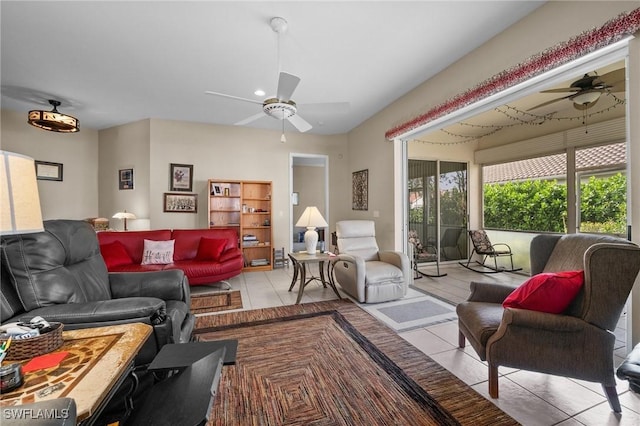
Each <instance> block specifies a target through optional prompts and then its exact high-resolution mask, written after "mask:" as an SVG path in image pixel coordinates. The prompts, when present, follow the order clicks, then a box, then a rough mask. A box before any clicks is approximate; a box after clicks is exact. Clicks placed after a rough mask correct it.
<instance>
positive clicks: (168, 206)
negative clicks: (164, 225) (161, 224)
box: [163, 192, 198, 213]
mask: <svg viewBox="0 0 640 426" xmlns="http://www.w3.org/2000/svg"><path fill="white" fill-rule="evenodd" d="M163 205H164V212H166V213H197V212H198V194H172V193H169V192H165V193H164V203H163Z"/></svg>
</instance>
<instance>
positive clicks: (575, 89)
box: [540, 87, 582, 93]
mask: <svg viewBox="0 0 640 426" xmlns="http://www.w3.org/2000/svg"><path fill="white" fill-rule="evenodd" d="M580 90H582V89H580V88H579V87H561V88H559V89H549V90H541V91H540V93H565V92H579V91H580Z"/></svg>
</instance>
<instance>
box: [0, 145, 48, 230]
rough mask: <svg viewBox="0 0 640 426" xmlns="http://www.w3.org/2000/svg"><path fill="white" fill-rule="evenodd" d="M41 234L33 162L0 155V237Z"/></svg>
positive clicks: (10, 154)
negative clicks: (0, 235)
mask: <svg viewBox="0 0 640 426" xmlns="http://www.w3.org/2000/svg"><path fill="white" fill-rule="evenodd" d="M42 231H44V227H43V224H42V211H41V210H40V197H39V196H38V182H37V180H36V168H35V163H34V161H33V158H30V157H27V156H25V155H22V154H16V153H14V152H8V151H0V234H2V235H14V234H27V233H32V232H42Z"/></svg>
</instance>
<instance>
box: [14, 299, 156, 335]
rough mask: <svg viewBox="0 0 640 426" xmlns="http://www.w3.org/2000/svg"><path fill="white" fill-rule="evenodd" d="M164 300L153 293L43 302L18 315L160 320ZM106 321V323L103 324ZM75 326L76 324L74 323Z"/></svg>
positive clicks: (64, 319)
mask: <svg viewBox="0 0 640 426" xmlns="http://www.w3.org/2000/svg"><path fill="white" fill-rule="evenodd" d="M166 310H167V308H166V305H165V303H164V301H162V300H160V299H158V298H155V297H130V298H127V299H111V300H101V301H97V302H87V303H69V304H61V305H51V306H45V307H43V308H38V309H34V310H32V311H29V312H25V313H24V314H22V315H20V319H21V320H23V321H25V320H29V319H31V318H33V317H36V316H41V317H42V318H44V319H46V320H47V321H54V322H61V323H63V324H65V325H67V324H76V325H78V324H89V323H90V324H92V325H93V324H96V323H113V322H118V323H125V322H132V321H131V320H136V321H137V322H146V323H149V324H152V323H155V322H162V321H163V320H164V318H165V317H166ZM105 325H109V324H105ZM75 328H78V327H75Z"/></svg>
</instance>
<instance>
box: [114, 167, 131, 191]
mask: <svg viewBox="0 0 640 426" xmlns="http://www.w3.org/2000/svg"><path fill="white" fill-rule="evenodd" d="M118 189H133V169H120V170H119V171H118Z"/></svg>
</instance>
